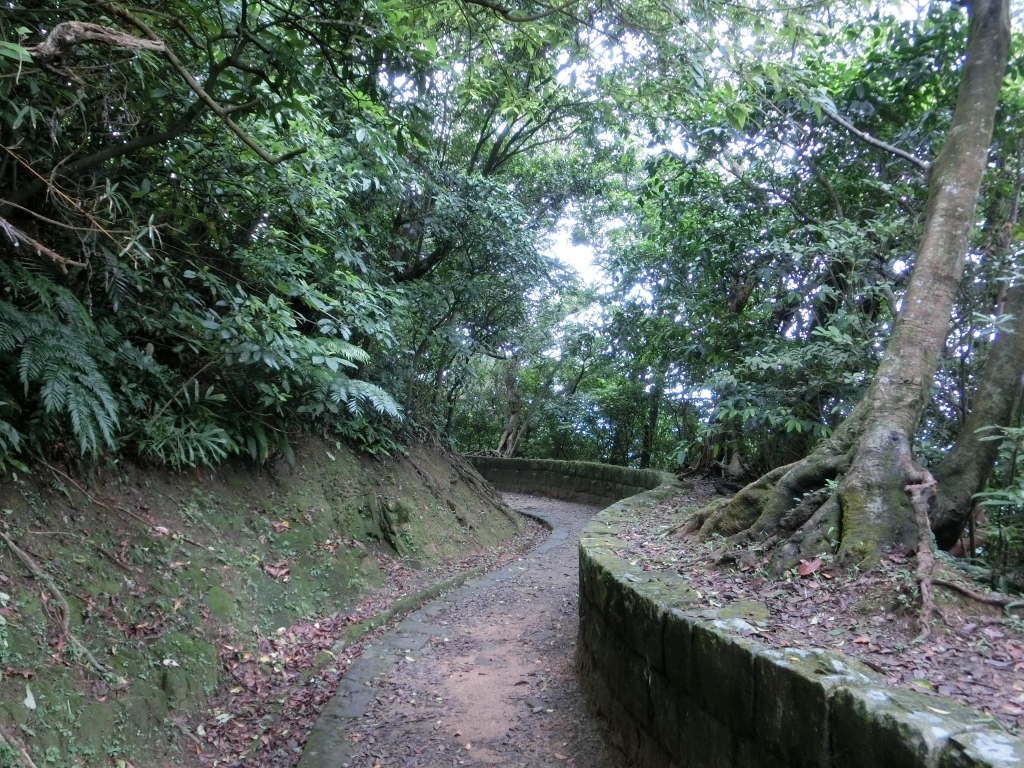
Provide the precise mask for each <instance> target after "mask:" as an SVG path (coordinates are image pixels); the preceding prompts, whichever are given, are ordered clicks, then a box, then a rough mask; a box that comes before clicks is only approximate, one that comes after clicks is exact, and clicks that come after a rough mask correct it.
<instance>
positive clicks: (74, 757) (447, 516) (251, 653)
mask: <svg viewBox="0 0 1024 768" xmlns="http://www.w3.org/2000/svg"><path fill="white" fill-rule="evenodd" d="M0 531H2V532H3V533H5V534H6V535H7V536H9V537H10V539H11V541H12V542H14V543H15V544H16V546H17V547H18V548H19V549H20V551H21V552H23V553H24V554H25V556H27V557H28V558H29V559H30V560H31V561H32V562H33V563H34V564H36V565H38V567H39V568H41V569H42V571H43V572H44V573H45V574H47V575H48V577H49V578H50V579H51V580H52V582H53V586H54V587H55V588H56V589H57V590H58V591H59V592H60V593H61V596H62V597H63V598H65V599H66V602H67V605H68V608H69V613H70V617H69V618H70V629H71V634H73V635H74V637H75V638H77V639H78V640H80V641H81V642H82V644H83V646H84V647H85V648H87V649H88V650H89V651H90V652H91V653H92V654H93V656H94V657H95V659H96V660H97V662H98V663H99V665H100V666H102V667H103V668H104V671H103V672H102V673H97V672H96V671H95V670H91V669H90V668H89V667H90V665H89V664H88V663H87V662H86V661H85V660H84V659H83V658H82V654H81V653H80V652H79V651H78V650H77V649H76V647H75V645H74V642H73V640H72V638H71V637H69V636H68V634H67V633H65V632H63V631H62V619H63V617H62V612H63V611H62V608H61V605H60V603H61V601H60V600H59V599H58V598H57V596H56V595H54V594H53V590H51V589H50V587H49V586H48V585H47V584H46V583H45V582H44V580H43V579H41V578H39V576H38V575H33V573H32V572H31V567H30V565H29V564H28V563H27V562H26V560H25V558H23V557H21V556H20V555H18V554H17V553H16V552H15V551H14V550H13V549H12V548H11V547H9V546H7V545H6V544H5V543H4V542H2V541H0V733H4V734H6V735H7V736H10V737H13V738H14V739H16V740H17V741H20V742H21V743H22V744H24V746H25V747H26V748H27V749H28V752H29V753H30V755H32V756H33V759H34V760H35V762H36V763H37V764H38V765H47V766H55V767H56V768H60V767H61V766H79V765H110V764H116V765H121V764H122V763H123V764H124V765H161V766H164V765H168V764H175V763H181V762H184V761H186V760H194V759H208V758H209V756H210V755H211V754H214V753H215V754H216V755H217V757H215V758H213V759H221V760H223V759H225V758H230V762H234V763H239V762H245V761H249V762H250V763H251V764H258V765H263V764H270V763H268V762H266V761H268V760H270V761H281V762H282V763H284V764H288V763H293V762H294V761H295V759H297V754H298V752H299V751H301V743H302V741H303V738H304V736H303V735H302V734H301V733H299V732H296V730H295V726H294V725H293V723H299V724H301V721H302V719H303V717H304V714H305V712H306V710H304V709H301V707H309V708H310V709H309V713H310V719H312V714H313V710H312V706H313V704H312V703H311V701H310V698H309V697H302V696H298V695H293V694H294V691H293V689H295V688H296V687H301V686H303V685H307V684H308V683H310V682H311V681H313V680H316V679H319V678H326V677H329V675H330V670H331V668H332V665H334V667H335V671H336V667H337V664H338V663H340V662H339V660H337V659H336V658H335V657H334V656H333V655H332V654H331V652H330V651H331V648H333V647H334V646H335V644H336V643H337V641H338V640H339V639H340V640H342V641H351V640H354V639H355V636H358V635H359V634H361V633H362V632H363V630H364V629H366V627H367V623H368V622H369V623H371V624H372V620H373V617H374V616H375V615H378V614H380V612H382V611H387V610H388V609H389V607H391V606H392V605H393V604H394V603H395V601H396V600H400V599H402V596H403V595H405V594H408V593H411V592H415V591H416V590H419V589H422V588H423V587H425V586H429V585H430V584H433V583H436V582H438V581H440V580H442V579H445V578H447V577H450V576H452V575H453V574H454V573H458V572H460V571H465V570H467V569H472V568H477V567H479V568H484V569H486V568H490V567H494V566H495V565H496V564H498V563H500V562H502V558H503V557H511V556H512V552H513V551H518V550H515V542H516V540H517V539H519V538H522V537H523V536H524V534H525V535H526V536H527V540H529V537H530V535H531V534H530V531H529V526H527V525H525V524H524V522H523V520H522V518H521V517H520V516H519V515H516V514H514V513H512V512H511V511H510V510H508V509H507V508H503V505H501V504H500V501H499V500H498V499H497V498H496V497H495V496H494V492H493V490H492V489H490V487H489V486H487V484H486V483H483V482H482V481H481V480H480V478H479V476H478V475H476V473H475V472H474V471H473V470H472V469H471V468H470V467H468V466H467V465H465V464H464V463H462V462H461V460H460V459H458V457H454V456H450V455H444V454H442V453H441V452H439V451H436V450H432V449H428V448H425V447H422V446H420V447H414V448H413V449H412V450H411V451H410V454H409V456H408V457H393V458H389V459H383V460H375V459H369V458H365V457H360V456H357V455H355V454H353V453H352V452H351V451H349V450H347V449H345V448H343V447H341V446H339V445H337V444H335V443H329V442H325V441H321V440H315V441H309V442H306V443H305V444H302V445H300V446H298V450H297V461H296V464H295V466H294V467H289V466H288V465H287V464H286V463H285V462H284V461H281V462H278V463H277V464H275V465H273V466H270V467H264V469H263V470H262V471H259V472H257V471H255V470H253V469H251V468H249V467H246V466H241V465H238V466H225V467H222V468H221V469H219V470H218V471H217V472H214V473H211V472H210V471H208V470H207V471H203V472H194V471H190V472H188V473H183V474H176V473H170V472H166V471H154V470H145V469H139V468H136V467H132V466H128V465H120V466H112V467H107V468H105V469H103V470H102V471H100V470H94V471H92V472H90V473H86V474H85V475H81V474H77V473H74V472H72V471H71V470H70V468H68V467H66V466H62V465H54V466H52V467H47V466H46V465H39V466H36V467H35V468H34V473H33V475H31V476H29V477H24V476H19V475H16V474H14V473H9V474H7V475H4V476H2V477H0ZM318 618H319V619H321V621H320V623H319V626H318V625H317V619H318ZM307 620H308V621H307ZM303 622H305V623H303ZM307 626H308V634H307V635H304V636H303V637H299V635H297V634H296V632H299V633H300V634H301V632H303V631H305V630H295V631H293V630H292V628H293V627H307ZM328 632H335V633H336V634H337V635H338V637H334V638H331V639H330V641H328V640H327V639H325V638H326V637H327V634H326V633H328ZM291 638H294V640H295V641H294V642H292V639H291ZM314 640H315V642H314ZM304 641H309V642H304ZM342 644H343V645H344V644H345V643H344V642H343V643H342ZM319 645H324V647H323V648H320V647H319ZM300 648H301V649H302V650H301V652H300V651H299V650H298V649H300ZM279 651H280V653H279ZM307 651H312V652H310V653H307ZM218 691H219V692H220V694H218V696H217V697H215V698H214V699H213V700H212V703H213V704H216V705H217V706H218V707H219V708H218V709H216V711H214V710H213V709H210V707H209V706H208V705H207V701H208V697H210V695H211V694H215V693H217V692H218ZM233 691H234V693H232V692H233ZM271 695H274V696H275V697H276V698H275V699H274V700H269V699H267V697H269V696H271ZM328 695H329V693H328ZM261 696H262V697H263V699H261V701H262V700H264V699H267V700H266V701H265V702H264V704H265V707H264V705H263V704H261V705H259V706H261V707H264V708H263V709H258V711H259V713H260V714H259V717H258V718H257V721H256V722H255V724H254V723H253V722H251V721H250V720H247V719H246V718H243V717H238V716H237V715H238V714H239V711H240V710H241V709H242V705H243V704H244V705H245V706H246V707H250V710H251V707H252V705H253V697H256V698H259V697H261ZM233 698H240V699H242V700H241V701H239V702H237V706H236V704H235V703H233V702H232V699H233ZM296 707H299V708H300V709H296ZM233 708H234V709H235V710H236V711H234V712H233V711H232V709H233ZM204 711H206V714H205V715H204V714H203V712H204ZM250 714H251V712H250ZM289 718H291V719H290V720H289ZM282 723H284V725H282ZM239 726H241V727H239ZM236 737H237V738H236ZM197 753H200V754H199V755H197ZM14 759H15V758H14V757H13V756H11V755H7V754H6V751H5V748H4V747H3V745H2V744H0V766H3V768H8V766H9V765H10V766H17V765H19V763H18V762H12V761H13V760H14ZM5 761H6V762H5Z"/></svg>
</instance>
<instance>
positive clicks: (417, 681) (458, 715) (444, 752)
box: [300, 494, 620, 768]
mask: <svg viewBox="0 0 1024 768" xmlns="http://www.w3.org/2000/svg"><path fill="white" fill-rule="evenodd" d="M505 498H506V500H507V501H508V502H509V503H510V504H511V505H512V506H513V507H515V508H516V509H519V510H522V511H524V512H527V513H532V514H538V515H543V516H544V518H545V519H547V520H549V521H550V522H551V524H552V525H553V526H554V530H553V532H552V535H551V537H550V539H549V540H548V542H546V543H545V544H544V545H542V546H541V547H540V548H538V549H537V550H535V551H534V552H533V553H531V554H530V555H528V556H525V557H523V558H522V559H521V560H516V561H513V562H512V563H511V564H510V565H508V566H507V567H506V568H505V569H503V570H501V571H498V572H495V573H494V574H491V575H490V576H488V577H485V578H482V579H479V580H477V581H476V582H475V583H471V584H469V585H467V586H466V587H463V588H461V589H459V590H456V591H454V592H452V593H451V594H449V595H447V596H446V597H445V598H443V599H442V600H439V601H436V602H435V603H433V604H431V605H429V606H427V607H426V608H425V609H424V610H423V611H420V612H419V614H420V615H418V616H417V615H414V617H412V619H411V620H410V621H409V622H408V626H407V627H405V628H404V629H405V630H406V631H405V632H403V627H401V626H400V627H399V628H398V630H397V631H396V632H394V633H392V634H391V636H390V637H389V638H387V639H386V640H385V641H383V642H381V643H380V644H377V645H375V646H372V647H370V648H368V649H367V651H366V654H367V656H370V657H372V658H371V659H368V660H367V661H371V662H375V665H374V664H367V665H366V666H367V670H366V671H365V672H364V674H363V677H362V679H360V680H357V681H354V682H353V683H352V684H351V685H350V686H349V687H348V688H347V690H343V692H342V694H341V695H339V697H338V698H337V700H336V701H335V702H333V709H331V708H330V707H329V708H328V710H327V711H326V715H325V719H324V721H323V723H322V724H321V726H319V727H323V728H330V729H333V732H332V733H327V734H324V736H325V738H323V739H320V740H318V742H319V744H320V746H319V747H315V748H314V749H311V750H309V751H307V754H306V755H304V756H303V760H302V763H301V764H300V768H327V766H332V767H333V768H339V767H341V768H375V767H376V766H380V768H383V767H384V766H419V767H420V768H441V766H445V767H447V766H508V767H509V768H512V767H513V766H515V767H518V768H526V767H529V768H539V767H540V766H564V765H577V766H586V768H615V766H618V765H620V763H619V762H618V760H617V758H616V756H615V755H614V754H612V753H610V752H609V751H608V749H607V747H606V746H605V745H604V743H603V742H602V739H601V736H600V731H599V728H598V726H597V724H596V723H595V722H594V721H593V720H592V719H591V718H590V716H589V715H588V714H587V712H586V709H585V707H584V705H583V703H582V700H581V697H580V691H579V686H578V685H577V681H576V676H575V673H574V655H575V645H576V633H577V628H578V604H577V600H578V541H579V534H580V531H581V530H582V527H583V525H584V524H585V523H586V522H587V521H588V520H589V519H590V518H591V517H592V516H593V515H594V514H595V513H596V512H597V509H596V508H595V507H588V506H584V505H580V504H572V503H568V502H562V501H554V500H550V499H544V498H541V497H531V496H522V495H514V494H506V495H505ZM371 668H372V669H371ZM311 752H317V754H311Z"/></svg>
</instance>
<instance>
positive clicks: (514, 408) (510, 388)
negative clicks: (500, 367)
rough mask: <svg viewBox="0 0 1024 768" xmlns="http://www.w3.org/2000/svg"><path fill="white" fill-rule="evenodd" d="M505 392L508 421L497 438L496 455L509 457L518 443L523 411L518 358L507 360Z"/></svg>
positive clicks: (513, 455) (513, 453)
mask: <svg viewBox="0 0 1024 768" xmlns="http://www.w3.org/2000/svg"><path fill="white" fill-rule="evenodd" d="M505 393H506V396H507V397H508V422H507V423H506V425H505V430H504V431H503V432H502V433H501V437H500V438H498V455H499V456H501V457H503V458H506V459H511V458H514V457H515V455H516V449H517V448H518V443H519V424H520V419H521V417H522V412H523V398H522V396H521V395H520V394H519V360H518V359H514V358H513V359H512V360H509V361H508V366H507V367H506V369H505Z"/></svg>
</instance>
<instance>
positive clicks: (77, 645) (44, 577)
mask: <svg viewBox="0 0 1024 768" xmlns="http://www.w3.org/2000/svg"><path fill="white" fill-rule="evenodd" d="M0 539H3V540H4V543H6V544H7V547H8V549H10V550H11V552H13V553H14V554H15V555H17V556H18V559H19V560H21V562H22V563H24V564H25V567H26V568H28V569H29V570H30V571H32V575H33V576H35V577H36V578H37V579H39V580H40V581H41V582H42V583H43V584H44V585H45V586H46V589H47V591H49V593H50V594H51V595H53V597H54V599H55V600H56V601H57V604H58V605H59V606H60V614H61V634H62V636H63V637H64V638H65V639H66V640H67V641H68V642H69V643H70V644H71V645H72V647H73V648H74V649H75V650H76V651H77V652H78V653H79V655H80V656H81V657H82V658H83V659H85V660H86V661H87V662H88V664H89V667H90V668H91V669H92V671H93V672H95V673H96V674H97V675H99V677H100V678H101V679H104V680H105V679H106V678H107V676H108V674H110V670H109V669H108V668H107V667H105V666H104V665H103V664H100V663H99V662H98V661H97V660H96V657H95V656H93V655H92V652H91V651H90V650H89V649H88V648H86V647H85V644H84V643H83V642H82V641H81V640H79V639H78V637H77V636H76V635H75V633H74V632H72V631H71V608H70V606H68V601H67V600H65V599H64V594H63V593H62V592H61V591H60V590H59V589H57V585H56V584H55V583H54V581H53V579H51V578H50V575H49V574H48V573H47V572H46V571H44V570H43V569H42V567H40V565H39V563H37V562H36V561H35V560H34V559H32V556H31V555H29V554H28V552H26V551H24V550H23V549H21V547H19V546H18V545H17V544H15V543H14V541H13V540H12V539H11V537H10V535H9V534H7V533H6V532H4V531H0Z"/></svg>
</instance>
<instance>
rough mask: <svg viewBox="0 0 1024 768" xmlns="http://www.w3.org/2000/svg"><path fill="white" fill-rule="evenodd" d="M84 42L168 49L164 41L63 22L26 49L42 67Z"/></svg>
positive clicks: (155, 49)
mask: <svg viewBox="0 0 1024 768" xmlns="http://www.w3.org/2000/svg"><path fill="white" fill-rule="evenodd" d="M83 43H103V44H104V45H112V46H114V47H116V48H138V49H141V50H144V51H156V52H157V53H164V52H165V51H166V49H167V48H166V46H165V45H164V42H163V40H143V39H141V38H138V37H134V36H133V35H128V34H125V33H124V32H118V31H117V30H116V29H110V28H109V27H103V26H100V25H99V24H91V23H89V22H87V21H62V22H61V23H60V24H58V25H57V26H55V27H54V28H53V29H51V30H50V34H48V35H47V36H46V39H45V40H43V42H41V43H39V44H38V45H30V46H28V47H27V48H26V49H25V50H26V51H28V53H29V55H30V56H31V57H32V60H33V61H34V62H35V63H36V64H40V65H42V64H49V63H51V62H53V61H57V60H58V59H61V58H63V57H64V54H65V53H67V52H68V51H69V50H71V49H72V48H75V47H77V46H79V45H82V44H83Z"/></svg>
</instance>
